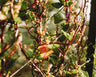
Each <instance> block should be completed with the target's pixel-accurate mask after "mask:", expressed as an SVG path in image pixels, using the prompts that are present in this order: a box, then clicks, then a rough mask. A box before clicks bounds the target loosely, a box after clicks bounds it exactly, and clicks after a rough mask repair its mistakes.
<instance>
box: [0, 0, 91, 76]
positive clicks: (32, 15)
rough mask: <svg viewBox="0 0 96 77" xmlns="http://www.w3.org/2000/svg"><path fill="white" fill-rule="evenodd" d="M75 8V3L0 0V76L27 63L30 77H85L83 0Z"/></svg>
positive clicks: (84, 1)
mask: <svg viewBox="0 0 96 77" xmlns="http://www.w3.org/2000/svg"><path fill="white" fill-rule="evenodd" d="M76 6H77V1H76V0H59V1H58V2H54V1H52V0H3V1H1V0H0V40H1V43H0V62H1V64H0V70H1V71H0V77H9V76H10V77H13V76H15V75H16V74H17V73H18V72H20V70H21V69H22V68H25V66H26V65H27V64H28V65H29V66H30V67H28V68H30V69H31V72H32V76H31V77H88V73H87V72H86V71H85V64H86V63H88V62H89V60H88V61H86V49H87V45H86V40H87V36H86V25H85V20H86V8H87V7H86V0H83V2H82V4H81V5H80V7H76ZM22 23H23V24H22ZM21 52H22V53H23V55H22V53H21ZM22 56H23V57H22ZM24 58H25V59H24ZM24 60H26V64H25V65H23V64H24V63H25V61H24ZM19 62H21V66H22V67H21V68H20V67H19V66H18V70H17V71H16V70H14V68H15V67H14V66H16V65H18V63H19ZM14 72H15V73H14Z"/></svg>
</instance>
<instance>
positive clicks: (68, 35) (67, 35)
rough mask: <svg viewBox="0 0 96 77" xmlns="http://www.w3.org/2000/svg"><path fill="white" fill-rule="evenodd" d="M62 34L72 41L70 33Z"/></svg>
mask: <svg viewBox="0 0 96 77" xmlns="http://www.w3.org/2000/svg"><path fill="white" fill-rule="evenodd" d="M62 33H63V34H64V36H65V37H66V38H67V39H68V40H72V37H73V36H72V35H70V34H69V33H67V32H65V31H63V30H62Z"/></svg>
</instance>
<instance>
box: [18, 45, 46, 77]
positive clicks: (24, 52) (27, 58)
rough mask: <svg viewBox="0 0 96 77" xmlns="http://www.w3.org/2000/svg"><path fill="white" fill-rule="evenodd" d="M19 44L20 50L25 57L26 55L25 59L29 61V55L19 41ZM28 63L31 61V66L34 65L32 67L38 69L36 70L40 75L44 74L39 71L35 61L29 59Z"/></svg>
mask: <svg viewBox="0 0 96 77" xmlns="http://www.w3.org/2000/svg"><path fill="white" fill-rule="evenodd" d="M19 45H20V48H21V51H22V52H23V54H24V55H25V57H26V60H28V61H29V60H30V59H29V57H28V56H27V54H26V51H25V50H24V49H23V47H22V45H21V43H19ZM30 63H31V65H32V66H34V67H35V68H36V69H37V70H38V72H40V74H41V76H42V77H45V76H44V75H43V73H42V72H41V70H40V68H39V67H38V66H37V65H35V63H33V62H32V61H30Z"/></svg>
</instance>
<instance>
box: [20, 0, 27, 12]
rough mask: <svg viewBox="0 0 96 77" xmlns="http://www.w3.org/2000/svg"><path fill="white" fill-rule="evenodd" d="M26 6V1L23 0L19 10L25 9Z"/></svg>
mask: <svg viewBox="0 0 96 77" xmlns="http://www.w3.org/2000/svg"><path fill="white" fill-rule="evenodd" d="M27 6H28V5H27V3H26V1H23V2H22V6H21V10H24V9H26V8H27Z"/></svg>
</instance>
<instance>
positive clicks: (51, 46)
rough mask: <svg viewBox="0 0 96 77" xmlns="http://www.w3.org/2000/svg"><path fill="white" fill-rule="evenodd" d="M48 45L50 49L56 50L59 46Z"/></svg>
mask: <svg viewBox="0 0 96 77" xmlns="http://www.w3.org/2000/svg"><path fill="white" fill-rule="evenodd" d="M48 47H49V48H50V49H52V50H53V51H55V50H57V48H60V45H59V44H50V45H48Z"/></svg>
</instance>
